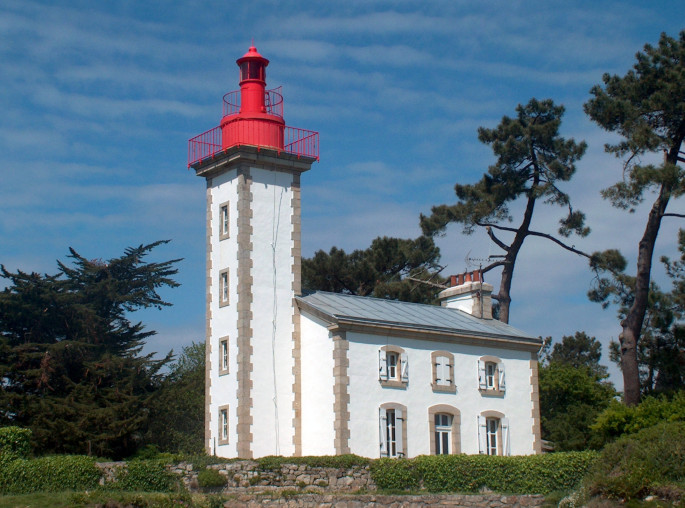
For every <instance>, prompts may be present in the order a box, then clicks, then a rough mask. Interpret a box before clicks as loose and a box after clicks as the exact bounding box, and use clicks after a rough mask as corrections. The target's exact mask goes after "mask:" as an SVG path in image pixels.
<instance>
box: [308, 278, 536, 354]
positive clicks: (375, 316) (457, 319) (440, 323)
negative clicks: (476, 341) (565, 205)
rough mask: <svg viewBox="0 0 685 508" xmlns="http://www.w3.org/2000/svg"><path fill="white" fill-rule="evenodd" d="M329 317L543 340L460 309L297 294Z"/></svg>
mask: <svg viewBox="0 0 685 508" xmlns="http://www.w3.org/2000/svg"><path fill="white" fill-rule="evenodd" d="M297 300H299V301H300V302H302V303H304V304H305V306H311V307H312V308H313V309H316V310H318V311H319V312H320V313H322V314H324V315H325V316H327V317H328V318H329V319H330V321H331V322H332V323H337V322H338V321H339V320H345V321H348V322H350V321H351V322H355V323H358V324H371V325H373V324H375V325H386V326H402V327H406V328H413V329H417V330H421V329H424V330H432V331H437V332H445V333H448V334H464V333H465V334H469V335H476V336H483V337H506V338H509V339H518V340H521V341H522V342H527V343H530V342H539V341H540V339H538V338H537V337H533V336H531V335H529V334H527V333H525V332H522V331H521V330H518V329H516V328H514V327H513V326H509V325H508V324H506V323H502V322H501V321H498V320H496V319H479V318H476V317H474V316H471V315H470V314H468V313H466V312H464V311H461V310H458V309H448V308H447V307H439V306H437V305H424V304H420V303H408V302H400V301H397V300H383V299H381V298H371V297H366V296H353V295H344V294H339V293H327V292H325V291H317V292H316V293H312V294H310V295H306V296H301V297H297Z"/></svg>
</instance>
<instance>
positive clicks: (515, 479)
mask: <svg viewBox="0 0 685 508" xmlns="http://www.w3.org/2000/svg"><path fill="white" fill-rule="evenodd" d="M596 457H597V454H596V453H595V452H588V451H585V452H565V453H553V454H547V455H527V456H518V457H499V456H490V455H424V456H420V457H416V458H414V459H404V460H393V459H380V460H376V461H374V462H373V463H372V464H371V476H372V478H373V480H374V481H375V482H376V485H378V487H379V488H381V489H387V490H405V489H415V488H417V487H418V486H419V485H423V487H424V488H425V489H427V490H429V491H431V492H477V491H478V490H480V489H481V488H482V487H487V488H488V489H490V490H492V491H495V492H502V493H505V492H507V493H517V494H546V493H548V492H553V491H555V490H568V489H571V488H573V487H574V486H576V485H578V484H579V483H580V481H581V480H582V478H583V476H584V475H585V473H586V472H587V470H588V469H589V467H590V466H591V465H592V463H593V462H594V460H595V459H596Z"/></svg>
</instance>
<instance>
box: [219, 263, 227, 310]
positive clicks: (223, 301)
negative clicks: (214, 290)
mask: <svg viewBox="0 0 685 508" xmlns="http://www.w3.org/2000/svg"><path fill="white" fill-rule="evenodd" d="M228 289H229V286H228V268H226V269H225V270H221V271H220V272H219V307H225V306H226V305H228V303H229V293H228Z"/></svg>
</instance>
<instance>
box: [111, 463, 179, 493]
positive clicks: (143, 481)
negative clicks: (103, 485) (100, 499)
mask: <svg viewBox="0 0 685 508" xmlns="http://www.w3.org/2000/svg"><path fill="white" fill-rule="evenodd" d="M176 484H177V477H176V475H175V474H174V473H172V472H170V471H168V470H167V468H166V466H165V463H164V461H161V460H131V461H130V462H128V463H127V464H126V468H125V469H123V470H121V471H120V472H119V474H117V481H116V482H112V483H110V484H108V487H109V488H112V489H114V490H124V491H142V492H172V491H173V490H174V489H175V487H176Z"/></svg>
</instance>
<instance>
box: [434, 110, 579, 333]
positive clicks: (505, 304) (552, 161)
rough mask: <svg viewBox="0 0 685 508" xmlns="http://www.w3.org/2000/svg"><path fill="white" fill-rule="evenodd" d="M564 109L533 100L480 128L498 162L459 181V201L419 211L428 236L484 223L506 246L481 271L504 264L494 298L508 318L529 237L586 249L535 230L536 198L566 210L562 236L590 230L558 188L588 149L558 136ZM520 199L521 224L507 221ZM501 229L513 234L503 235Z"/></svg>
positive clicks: (481, 137)
mask: <svg viewBox="0 0 685 508" xmlns="http://www.w3.org/2000/svg"><path fill="white" fill-rule="evenodd" d="M563 114H564V107H563V106H560V105H559V106H558V105H556V104H554V102H553V101H552V100H550V99H547V100H543V101H538V100H537V99H531V100H530V101H529V102H528V104H526V105H519V106H517V108H516V117H515V118H510V117H508V116H505V117H503V118H502V121H501V122H500V124H499V125H498V126H497V127H496V128H494V129H486V128H484V127H481V128H479V129H478V139H479V140H480V141H481V142H483V143H485V144H487V145H490V146H491V148H492V151H493V153H494V155H495V156H496V157H497V162H496V163H495V164H494V165H492V166H490V167H489V168H488V172H487V173H485V174H484V175H483V178H482V179H481V180H480V181H479V182H477V183H475V184H468V185H462V184H456V185H455V187H454V189H455V192H456V194H457V199H458V201H457V203H456V204H454V205H440V206H435V207H433V208H432V213H431V215H430V216H424V215H421V227H422V229H423V232H424V234H426V235H435V234H442V233H444V231H445V228H446V227H447V225H448V224H450V223H453V222H455V223H459V224H461V225H462V226H463V232H464V233H465V234H471V233H473V232H474V230H475V229H476V228H485V229H486V231H487V234H488V235H489V237H490V239H491V240H492V242H494V243H495V245H497V246H498V247H499V248H501V249H502V250H503V251H504V254H503V255H502V256H499V259H497V260H496V261H494V262H493V263H491V264H489V265H487V266H486V267H484V268H483V272H487V271H489V270H492V269H494V268H497V267H499V266H501V267H502V276H501V280H500V286H499V290H498V292H497V294H493V295H492V298H493V299H495V300H496V301H497V302H498V303H499V319H500V320H501V321H504V322H505V323H508V322H509V311H510V304H511V284H512V278H513V275H514V267H515V264H516V259H517V256H518V254H519V252H520V250H521V248H522V246H523V243H524V241H525V239H526V238H527V237H529V236H537V237H540V238H546V239H548V240H551V241H553V242H555V243H556V244H558V245H560V246H561V247H563V248H565V249H567V250H569V251H572V252H575V253H577V254H582V252H580V251H577V250H576V249H575V248H574V247H572V246H568V245H566V244H565V243H563V242H562V241H561V240H559V239H558V238H556V237H554V236H552V235H551V234H549V233H544V232H540V231H535V230H533V229H531V224H532V221H533V213H534V210H535V207H536V205H537V204H538V202H541V203H543V204H552V205H558V206H562V207H565V208H566V209H567V211H568V212H567V214H566V216H565V217H563V218H561V219H560V221H559V222H560V227H559V230H558V232H559V234H560V235H561V236H563V237H568V236H569V235H571V234H572V233H576V234H578V235H580V236H586V235H587V234H588V233H589V232H590V230H589V228H587V227H586V226H585V216H584V214H583V213H582V212H580V211H578V210H574V209H573V208H572V206H571V202H570V198H569V196H568V194H566V193H565V192H563V191H562V190H561V189H560V188H559V183H561V182H567V181H569V180H570V179H571V177H572V176H573V174H574V173H575V170H576V167H575V164H576V162H577V161H578V160H579V159H580V158H581V157H582V156H583V154H584V153H585V148H586V144H585V142H580V143H576V142H575V141H574V140H573V139H565V138H563V137H561V136H560V135H559V127H560V125H561V118H562V116H563ZM519 199H522V200H523V201H524V202H525V208H524V210H523V214H522V216H521V217H520V218H519V219H517V222H518V226H509V225H508V224H509V223H511V222H514V216H513V213H512V211H511V209H510V206H511V204H512V203H513V202H514V201H517V200H519ZM495 231H497V234H496V233H495ZM502 234H504V235H505V236H507V237H510V238H509V239H507V240H505V239H503V238H501V235H502ZM498 235H499V236H498Z"/></svg>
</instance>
